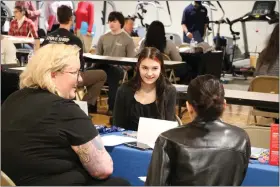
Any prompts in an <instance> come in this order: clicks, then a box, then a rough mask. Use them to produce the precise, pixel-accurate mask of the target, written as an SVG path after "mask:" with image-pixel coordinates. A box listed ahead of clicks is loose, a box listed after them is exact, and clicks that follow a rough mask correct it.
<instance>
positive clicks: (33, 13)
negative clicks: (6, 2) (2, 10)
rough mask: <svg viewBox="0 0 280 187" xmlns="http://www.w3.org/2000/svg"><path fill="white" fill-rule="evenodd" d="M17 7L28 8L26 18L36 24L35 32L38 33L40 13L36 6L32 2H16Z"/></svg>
mask: <svg viewBox="0 0 280 187" xmlns="http://www.w3.org/2000/svg"><path fill="white" fill-rule="evenodd" d="M34 2H35V1H34ZM15 6H21V7H24V8H26V11H27V15H26V16H27V17H28V18H29V19H31V20H32V21H33V22H34V24H35V30H36V31H37V30H38V22H39V16H40V11H39V10H36V7H35V5H34V4H33V3H32V2H31V1H16V2H15Z"/></svg>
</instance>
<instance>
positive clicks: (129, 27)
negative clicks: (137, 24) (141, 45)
mask: <svg viewBox="0 0 280 187" xmlns="http://www.w3.org/2000/svg"><path fill="white" fill-rule="evenodd" d="M134 21H135V19H134V18H132V17H130V16H128V17H126V18H124V27H123V29H124V30H125V32H127V33H128V34H129V35H130V36H131V37H138V34H137V32H136V31H134V30H133V27H134Z"/></svg>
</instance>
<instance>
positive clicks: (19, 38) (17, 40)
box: [3, 35, 44, 44]
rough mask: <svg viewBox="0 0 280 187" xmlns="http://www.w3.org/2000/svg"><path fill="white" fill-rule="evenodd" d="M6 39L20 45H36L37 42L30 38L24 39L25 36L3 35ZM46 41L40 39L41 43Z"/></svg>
mask: <svg viewBox="0 0 280 187" xmlns="http://www.w3.org/2000/svg"><path fill="white" fill-rule="evenodd" d="M3 36H4V37H5V38H7V39H8V40H10V41H11V42H13V43H14V44H20V43H31V44H34V42H35V40H34V38H30V37H24V36H9V35H3ZM43 41H44V39H43V38H40V43H42V42H43Z"/></svg>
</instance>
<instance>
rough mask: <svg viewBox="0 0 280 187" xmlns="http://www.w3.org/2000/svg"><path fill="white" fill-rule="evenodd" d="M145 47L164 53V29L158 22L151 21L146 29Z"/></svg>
mask: <svg viewBox="0 0 280 187" xmlns="http://www.w3.org/2000/svg"><path fill="white" fill-rule="evenodd" d="M144 45H145V47H155V48H157V49H158V50H159V51H160V52H161V53H164V49H165V47H166V38H165V29H164V25H163V24H162V23H161V22H160V21H153V22H152V23H151V25H150V26H149V28H148V31H147V34H146V38H145V43H144Z"/></svg>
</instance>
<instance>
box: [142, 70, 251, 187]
mask: <svg viewBox="0 0 280 187" xmlns="http://www.w3.org/2000/svg"><path fill="white" fill-rule="evenodd" d="M225 106H226V101H225V99H224V89H223V85H222V84H221V83H220V82H219V80H218V79H215V78H214V77H213V76H212V75H203V76H199V77H197V78H196V79H194V80H192V81H191V83H190V84H189V87H188V102H187V108H188V111H189V114H190V117H191V119H192V120H193V121H192V122H190V123H189V124H186V125H183V126H180V127H178V128H175V129H171V130H168V131H166V132H164V133H162V134H161V135H160V136H159V137H158V139H157V141H156V145H155V148H154V151H153V155H152V160H151V163H150V166H149V170H148V175H147V180H146V185H152V186H157V185H161V186H168V185H172V186H173V185H174V186H180V185H183V186H203V185H207V186H218V185H222V186H237V185H241V183H242V181H243V179H244V177H245V175H246V171H247V167H248V163H249V159H250V154H251V145H250V140H249V137H248V135H247V133H246V132H245V131H244V130H243V129H240V128H239V127H237V126H232V125H229V124H226V123H224V122H223V121H222V120H221V119H220V116H221V115H222V113H223V111H224V109H225Z"/></svg>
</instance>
